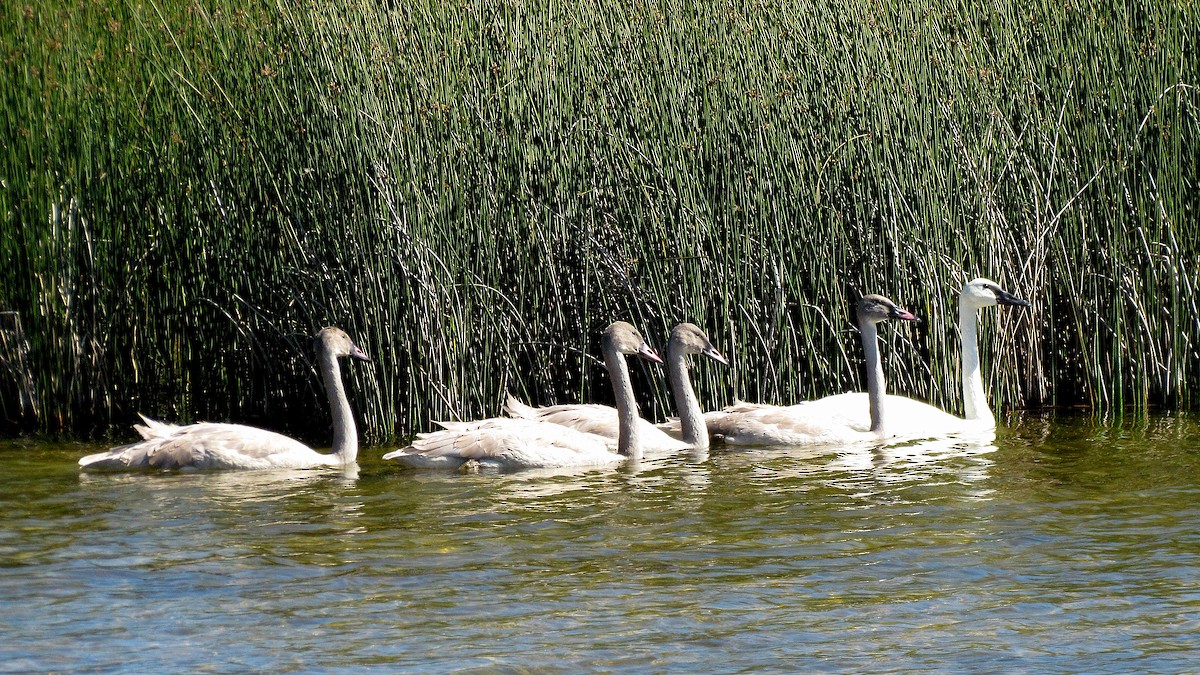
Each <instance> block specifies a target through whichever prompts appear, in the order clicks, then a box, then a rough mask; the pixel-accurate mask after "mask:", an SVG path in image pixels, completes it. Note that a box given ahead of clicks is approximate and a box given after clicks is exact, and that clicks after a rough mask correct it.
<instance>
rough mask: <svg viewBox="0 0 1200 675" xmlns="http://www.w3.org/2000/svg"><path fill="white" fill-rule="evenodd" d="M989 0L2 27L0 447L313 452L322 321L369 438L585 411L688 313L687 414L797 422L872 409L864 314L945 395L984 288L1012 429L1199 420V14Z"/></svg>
mask: <svg viewBox="0 0 1200 675" xmlns="http://www.w3.org/2000/svg"><path fill="white" fill-rule="evenodd" d="M10 4H11V3H10ZM977 4H978V3H952V4H949V5H947V4H946V3H927V2H919V3H916V4H912V3H910V4H909V5H905V6H901V7H885V6H880V5H879V4H877V3H867V2H862V1H861V0H842V1H840V2H833V3H828V4H824V5H814V4H810V3H792V2H783V3H763V2H755V3H711V4H702V5H692V4H689V3H676V2H657V3H649V2H637V3H633V4H629V3H616V4H614V3H602V2H596V1H584V2H577V3H527V2H488V3H420V2H418V3H409V5H407V6H405V7H402V8H398V9H394V10H385V9H381V8H380V7H378V6H377V3H368V2H361V3H335V2H329V1H328V0H279V1H278V2H277V3H274V4H257V3H249V2H245V1H244V0H215V1H214V2H210V3H204V4H188V5H184V6H182V7H180V6H176V5H175V4H174V3H172V4H169V5H168V4H156V3H153V2H152V3H145V4H136V3H129V4H123V5H119V6H115V7H110V6H107V5H106V4H103V3H91V2H78V1H77V2H65V3H63V2H55V3H51V2H47V1H45V0H31V1H30V2H27V3H23V4H19V6H9V5H6V6H5V7H4V9H2V10H0V14H2V15H3V16H2V17H0V18H2V19H3V23H2V24H0V25H3V26H4V27H3V28H0V57H2V58H3V73H4V75H3V78H4V87H3V91H2V93H0V97H2V98H0V101H2V103H0V126H2V128H3V137H4V138H5V139H6V140H7V142H6V143H5V146H4V149H3V151H2V154H0V178H2V179H3V184H2V187H3V189H0V207H2V208H0V212H2V213H3V218H4V223H3V231H2V233H0V255H3V259H5V260H8V261H9V263H8V264H7V265H6V266H4V268H3V269H2V270H0V311H9V312H15V316H18V317H19V321H20V327H21V330H20V333H21V335H19V336H18V335H16V331H15V330H8V329H5V330H6V331H7V332H5V335H4V339H3V340H0V349H3V350H4V353H3V354H0V357H2V359H3V368H0V393H2V394H3V398H0V412H2V413H3V417H4V424H5V425H6V426H7V427H9V428H12V429H19V428H29V429H41V430H45V431H57V430H67V431H71V432H73V433H81V434H103V433H109V432H110V431H111V430H112V429H113V428H116V429H119V430H120V431H118V433H119V434H122V435H126V434H127V433H128V432H127V431H125V428H126V425H127V424H128V423H129V422H130V421H131V420H133V419H134V413H135V412H138V411H141V412H145V413H148V414H152V415H157V416H161V417H165V418H169V419H172V420H180V421H187V420H191V419H200V418H205V419H230V420H237V421H246V422H251V423H261V424H264V425H269V426H271V427H272V428H277V429H282V430H285V431H291V432H293V433H299V434H306V435H308V436H311V437H314V438H317V439H319V438H320V437H321V433H322V430H323V428H324V424H326V422H325V417H324V414H323V413H322V412H320V411H321V408H322V406H323V404H322V400H323V395H322V393H321V388H320V383H319V381H318V379H317V378H316V377H315V371H314V367H313V359H312V356H311V345H310V343H309V340H308V336H309V335H311V334H312V333H313V332H314V331H315V330H316V329H317V328H319V327H320V326H322V325H327V324H337V325H340V326H342V327H344V328H346V329H347V330H348V331H349V332H350V333H351V334H352V335H354V336H355V337H356V339H357V340H358V341H359V342H361V343H362V344H363V346H364V347H365V348H366V349H367V350H368V351H369V352H370V353H371V354H372V355H373V356H374V357H375V358H376V364H375V365H374V366H373V367H366V368H364V367H358V366H349V367H347V370H348V371H349V375H348V376H349V377H350V379H351V381H350V383H349V386H348V390H349V391H350V392H351V394H352V396H353V398H354V405H355V409H356V410H357V411H359V412H360V415H361V418H362V420H363V422H364V425H365V427H366V430H367V437H368V440H370V441H372V442H380V441H383V440H390V439H394V438H397V437H404V436H407V435H409V434H411V433H413V432H415V431H420V430H423V429H428V428H429V426H430V422H431V420H434V419H449V418H467V417H474V416H480V415H488V414H494V413H496V412H497V410H498V407H499V403H500V401H501V400H502V397H503V393H504V392H505V391H512V392H515V393H518V394H519V395H521V396H523V397H525V398H527V399H531V400H533V401H535V402H538V403H546V402H550V401H575V400H605V399H606V398H607V397H609V394H608V389H607V387H608V384H607V379H606V378H605V377H604V373H603V368H602V367H601V366H600V365H599V363H598V361H597V359H596V358H595V357H596V355H597V352H598V344H597V343H598V340H597V334H598V332H599V330H600V329H601V328H603V326H604V325H606V324H607V323H608V322H610V321H612V320H614V319H618V318H621V319H627V320H630V321H632V322H633V323H634V324H636V325H638V326H639V327H641V328H642V330H643V331H644V332H645V333H646V334H647V335H648V336H649V337H650V338H651V340H652V341H654V342H656V343H658V344H660V345H661V344H662V343H663V342H664V341H665V336H666V333H667V331H668V330H669V328H670V326H671V325H673V324H674V323H676V322H677V321H681V320H692V321H695V322H696V323H698V324H700V325H701V326H704V327H706V328H707V329H708V331H709V333H710V335H712V337H713V338H714V340H715V342H716V343H717V344H718V345H719V347H720V348H721V349H723V350H724V351H725V352H726V353H727V355H728V356H731V357H732V363H733V366H732V367H731V368H728V369H726V368H721V367H718V366H713V365H709V364H702V365H700V366H699V367H698V368H696V370H695V373H694V375H695V379H696V382H697V388H698V390H699V392H700V395H701V397H702V399H703V401H704V403H705V405H706V406H708V407H716V406H719V405H722V404H724V403H727V402H729V401H730V400H732V399H733V398H735V397H737V398H743V399H749V400H763V401H770V402H781V403H789V402H794V401H799V400H804V399H807V398H811V397H815V396H821V395H825V394H829V393H834V392H838V391H845V390H850V389H856V388H859V387H860V386H861V373H860V366H861V364H860V361H861V357H860V352H861V349H860V348H859V347H858V344H857V334H856V332H855V331H854V329H853V327H852V324H851V321H850V308H851V306H852V305H853V303H854V301H855V300H856V299H857V296H858V295H859V294H861V293H864V292H881V293H884V294H886V295H888V296H890V297H892V298H893V299H894V300H896V301H898V302H900V303H902V304H905V305H908V306H909V307H910V309H912V310H913V311H914V312H916V313H918V314H920V315H921V316H922V317H923V318H924V319H925V321H924V322H923V323H922V324H920V325H917V326H911V325H905V326H897V327H894V328H892V329H889V330H885V331H884V340H885V341H886V342H887V344H886V347H885V354H886V358H887V364H886V370H887V373H888V377H889V385H890V388H891V390H892V391H895V392H900V393H904V394H907V395H911V396H916V397H920V398H924V399H927V400H930V401H932V402H934V403H937V404H940V405H943V406H946V407H948V408H950V409H955V410H956V409H957V407H958V406H959V405H960V403H959V398H960V394H959V388H958V384H957V383H958V379H957V378H958V366H957V354H958V338H957V331H956V329H955V322H956V319H957V311H956V294H957V290H958V288H959V287H961V285H962V283H963V282H964V281H966V280H968V279H970V278H973V277H975V276H988V277H991V278H993V279H995V280H996V281H999V282H1001V283H1002V284H1004V285H1006V286H1008V287H1009V288H1010V290H1012V291H1013V292H1015V293H1017V294H1019V295H1022V296H1024V297H1027V298H1029V299H1031V300H1032V301H1033V302H1034V308H1033V311H1031V312H1021V311H1010V310H1005V309H1001V310H999V311H985V312H984V315H983V318H982V323H983V325H984V327H983V331H982V334H983V336H984V342H983V349H984V354H985V373H986V377H987V378H988V380H989V384H990V387H991V391H992V395H993V398H994V401H995V403H996V404H997V407H998V408H1014V407H1021V406H1034V405H1040V404H1047V403H1049V404H1059V405H1069V404H1084V405H1091V406H1094V407H1097V408H1100V409H1120V408H1122V407H1125V406H1128V405H1131V404H1134V405H1144V404H1148V403H1154V404H1165V405H1170V406H1185V407H1190V406H1191V405H1193V403H1194V398H1193V392H1195V391H1196V387H1197V378H1198V377H1200V375H1198V373H1200V368H1198V367H1197V366H1198V365H1200V364H1198V361H1200V357H1197V347H1196V343H1197V340H1200V312H1198V311H1197V302H1198V300H1197V298H1198V295H1197V290H1196V289H1197V284H1198V283H1200V279H1198V278H1197V272H1196V270H1197V249H1198V247H1200V233H1198V231H1200V228H1197V226H1196V222H1195V218H1196V212H1197V208H1196V207H1197V199H1198V198H1197V193H1198V191H1197V190H1196V187H1197V162H1196V161H1195V159H1194V158H1195V157H1197V156H1200V152H1198V148H1197V131H1198V126H1200V125H1198V123H1197V106H1196V104H1197V89H1196V79H1197V78H1196V75H1197V73H1196V61H1195V57H1194V54H1195V49H1194V48H1193V47H1194V45H1193V44H1191V41H1189V40H1188V38H1189V37H1193V38H1194V31H1193V30H1192V28H1193V27H1194V26H1195V25H1196V18H1197V17H1196V16H1195V6H1194V3H1190V2H1183V1H1180V2H1177V3H1152V2H1141V3H1136V4H1135V5H1134V6H1127V7H1109V6H1108V5H1107V4H1106V3H1081V4H1069V5H1066V4H1064V3H1049V2H1046V3H1040V4H1039V3H1034V4H1033V5H1030V4H1029V3H1002V4H1001V5H996V6H993V7H991V8H986V9H985V8H980V7H977V6H976V5H977ZM8 325H9V323H7V322H0V329H4V327H5V326H8ZM22 341H23V342H22ZM662 380H663V378H662V377H661V373H660V372H659V371H658V370H657V369H655V368H651V367H645V366H638V367H637V368H635V384H636V385H637V387H638V389H639V391H640V392H642V396H643V403H644V405H645V407H646V414H648V415H649V416H652V417H661V416H663V415H666V414H668V413H669V410H670V405H669V396H668V393H667V390H666V387H665V385H664V384H663V381H662Z"/></svg>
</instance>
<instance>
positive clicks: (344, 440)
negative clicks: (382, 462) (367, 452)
mask: <svg viewBox="0 0 1200 675" xmlns="http://www.w3.org/2000/svg"><path fill="white" fill-rule="evenodd" d="M320 362H321V379H323V380H324V381H325V395H326V396H327V397H328V398H329V416H330V417H332V418H333V454H334V455H336V456H337V457H338V458H339V459H340V460H341V463H342V464H351V463H353V462H354V461H355V460H357V459H358V430H357V429H355V427H354V415H353V414H352V413H351V412H350V401H349V400H347V398H346V387H345V385H344V384H343V383H342V369H341V366H340V365H339V364H338V360H337V357H336V356H334V355H333V354H332V353H330V352H329V351H328V350H322V351H321V356H320Z"/></svg>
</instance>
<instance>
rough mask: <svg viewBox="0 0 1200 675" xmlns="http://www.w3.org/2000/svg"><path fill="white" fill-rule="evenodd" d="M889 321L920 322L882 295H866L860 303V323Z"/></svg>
mask: <svg viewBox="0 0 1200 675" xmlns="http://www.w3.org/2000/svg"><path fill="white" fill-rule="evenodd" d="M888 319H899V320H900V321H920V319H918V318H917V317H915V316H913V314H912V313H911V312H909V311H908V310H906V309H904V308H903V307H901V306H900V305H897V304H896V303H894V302H892V301H891V300H888V299H887V298H885V297H883V296H882V295H875V294H873V293H872V294H870V295H864V296H863V297H862V300H859V301H858V320H859V322H860V323H861V322H863V321H866V322H868V323H879V322H880V321H887V320H888Z"/></svg>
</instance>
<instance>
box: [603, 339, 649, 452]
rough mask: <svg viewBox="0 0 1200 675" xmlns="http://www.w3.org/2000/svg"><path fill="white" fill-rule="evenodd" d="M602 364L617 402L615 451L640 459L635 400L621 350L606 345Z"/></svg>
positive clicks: (640, 450)
mask: <svg viewBox="0 0 1200 675" xmlns="http://www.w3.org/2000/svg"><path fill="white" fill-rule="evenodd" d="M604 364H605V365H607V366H608V377H609V378H610V379H611V380H612V387H613V396H614V397H616V402H617V426H618V432H617V452H619V453H621V454H622V455H625V456H627V457H629V458H630V459H641V458H642V443H641V439H640V438H638V436H639V433H640V430H639V429H638V409H637V401H636V400H634V398H633V383H632V382H631V381H630V380H629V366H628V365H627V364H626V363H625V356H624V355H623V354H621V352H619V351H617V350H616V349H615V348H607V347H606V348H605V350H604Z"/></svg>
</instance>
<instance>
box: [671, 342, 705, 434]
mask: <svg viewBox="0 0 1200 675" xmlns="http://www.w3.org/2000/svg"><path fill="white" fill-rule="evenodd" d="M667 380H668V381H669V382H670V384H671V393H672V395H673V396H674V398H675V411H676V412H677V413H679V429H680V432H681V434H682V438H683V442H684V443H687V444H688V445H691V446H692V447H695V448H707V447H708V425H706V424H705V423H704V412H703V411H702V410H700V401H699V399H697V398H696V391H695V390H694V389H693V388H692V378H691V377H689V376H688V365H687V354H684V353H683V349H682V348H680V347H677V346H676V345H675V343H674V342H670V343H668V344H667Z"/></svg>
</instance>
